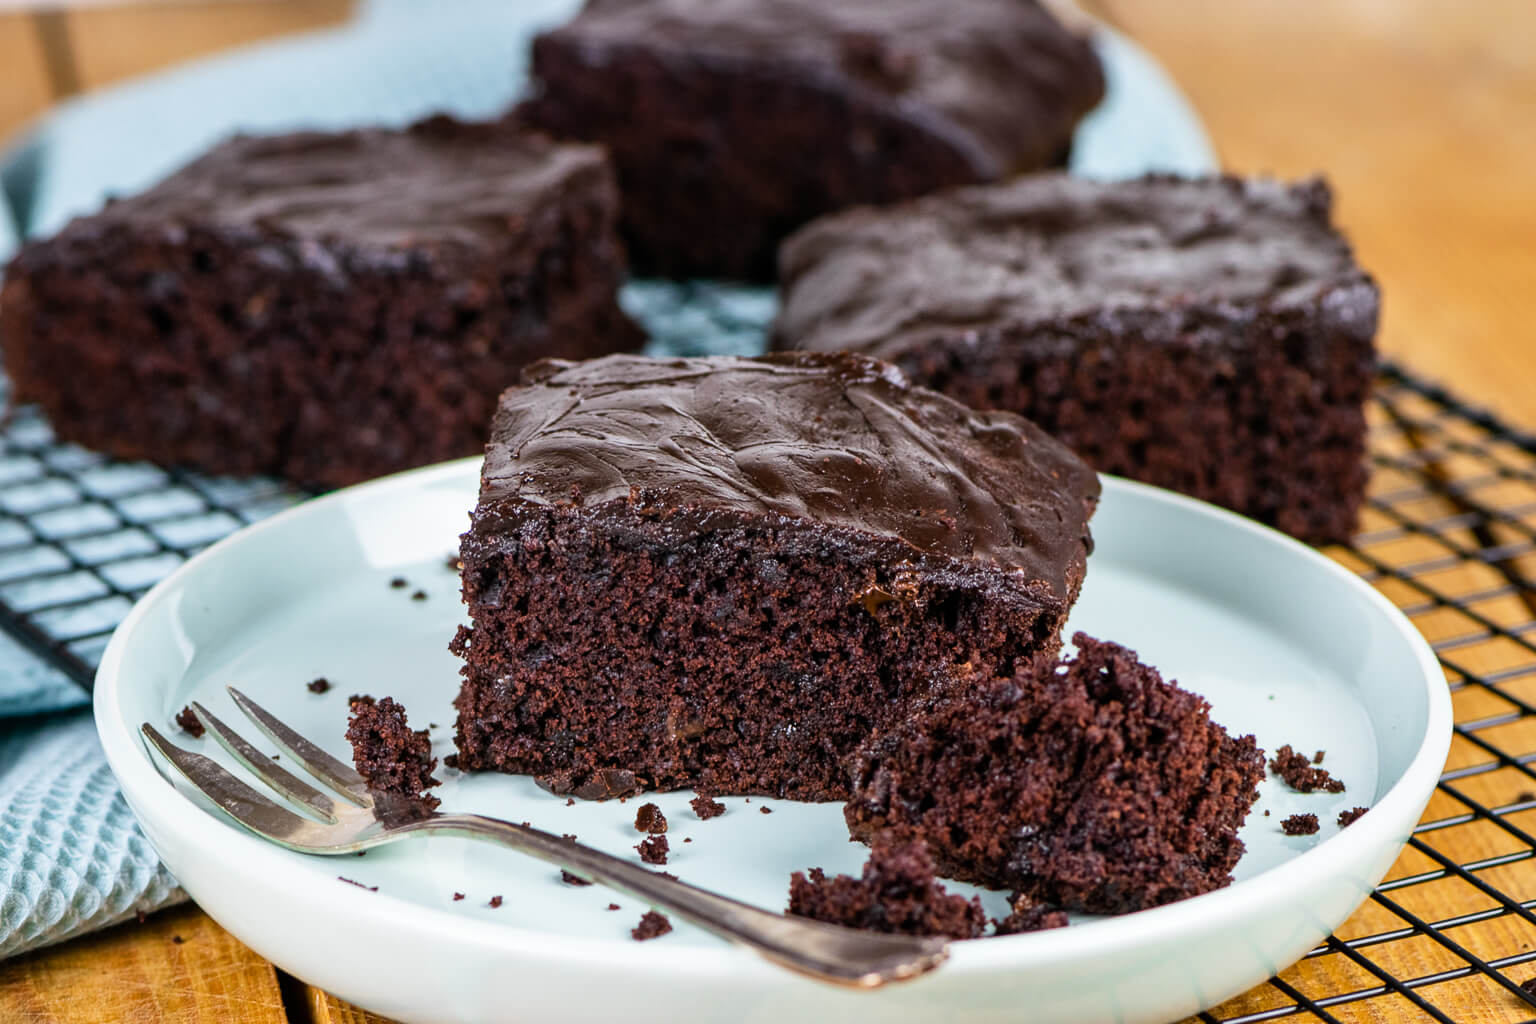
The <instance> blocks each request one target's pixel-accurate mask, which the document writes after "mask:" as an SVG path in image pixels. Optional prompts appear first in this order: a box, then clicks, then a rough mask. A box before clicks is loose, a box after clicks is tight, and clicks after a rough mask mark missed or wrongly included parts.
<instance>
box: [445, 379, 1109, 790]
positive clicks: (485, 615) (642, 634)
mask: <svg viewBox="0 0 1536 1024" xmlns="http://www.w3.org/2000/svg"><path fill="white" fill-rule="evenodd" d="M1098 493H1099V484H1098V479H1097V477H1096V476H1095V475H1094V474H1093V473H1092V472H1091V471H1090V470H1089V469H1088V468H1087V467H1086V466H1084V465H1083V464H1082V462H1081V461H1079V460H1078V459H1077V458H1076V457H1075V456H1074V455H1072V453H1071V452H1069V451H1068V450H1067V449H1066V448H1065V447H1063V446H1062V445H1060V444H1058V443H1057V442H1055V441H1053V440H1051V439H1050V438H1049V437H1047V436H1046V435H1045V434H1044V433H1042V432H1041V431H1039V430H1038V429H1037V428H1036V427H1035V426H1034V425H1033V424H1030V423H1028V422H1026V421H1024V420H1022V419H1019V418H1018V417H1016V416H1013V415H1011V414H1009V413H996V412H976V411H973V410H971V409H967V408H965V407H964V406H961V405H959V404H957V403H955V402H953V401H952V400H950V399H948V398H945V397H943V396H942V395H937V394H934V393H933V392H931V391H925V390H923V389H921V388H915V387H912V386H910V385H909V384H908V383H907V382H906V380H905V379H904V378H903V377H902V376H901V375H900V374H899V373H897V372H896V371H895V370H893V369H892V368H890V367H889V366H886V365H885V364H882V363H878V362H875V361H873V360H869V359H865V358H863V357H859V356H851V355H820V354H813V353H798V354H787V355H777V356H768V357H764V358H760V359H731V358H723V357H717V358H698V359H671V360H665V361H659V360H649V359H638V358H632V357H627V356H612V357H609V358H606V359H600V360H593V361H590V362H586V363H574V364H573V363H560V362H547V363H543V364H540V365H539V366H537V367H534V368H533V369H532V370H531V371H530V372H529V374H528V376H527V382H526V383H525V385H524V386H522V387H518V388H512V389H510V390H508V391H507V393H506V394H505V395H504V396H503V397H502V401H501V410H500V412H499V413H498V415H497V417H496V422H495V425H494V427H493V429H492V434H491V441H490V444H489V445H488V446H487V449H486V460H485V468H484V473H483V476H482V479H481V487H480V498H479V502H478V504H477V506H476V508H475V511H474V514H473V517H472V521H471V522H472V525H471V527H470V531H469V532H468V533H467V534H465V535H464V538H463V544H462V549H461V557H462V560H463V562H464V574H463V579H464V597H465V600H466V602H467V603H468V606H469V616H470V620H471V623H472V625H471V626H470V627H468V628H466V629H464V630H463V631H461V633H460V635H459V637H458V638H457V640H456V641H455V642H454V645H453V647H454V650H455V651H456V652H457V653H458V654H459V655H461V656H462V657H463V658H464V660H465V665H464V669H463V674H464V683H463V688H462V690H461V692H460V694H459V696H458V699H457V701H456V706H457V708H458V712H459V715H458V736H457V742H458V749H459V767H460V768H463V769H465V770H485V769H494V770H499V771H508V772H518V773H524V774H531V775H534V776H535V777H538V778H541V779H543V780H544V782H545V784H547V785H548V786H549V787H550V788H552V789H553V790H554V791H555V792H573V793H575V794H576V795H578V796H581V795H586V794H587V793H588V792H594V793H595V794H596V795H604V794H606V795H620V794H621V793H624V792H629V791H630V787H636V788H638V787H646V788H653V789H664V790H670V789H681V788H687V787H692V786H697V787H700V788H703V789H705V790H708V791H711V792H716V793H763V794H769V795H773V796H782V797H789V798H794V799H802V800H828V799H837V798H842V797H846V796H847V795H848V778H849V776H848V772H847V766H846V763H845V762H846V760H847V758H848V756H849V755H850V754H852V752H853V751H854V749H855V748H856V747H857V746H858V744H860V743H861V742H863V740H864V739H865V738H866V737H867V736H868V735H869V734H870V732H871V731H872V730H878V729H881V728H888V727H890V726H892V725H894V724H895V723H896V722H898V721H900V720H901V719H902V718H903V717H905V716H906V715H907V714H908V713H910V711H911V709H912V708H914V707H916V706H917V705H919V704H921V703H923V702H926V701H928V700H931V699H932V698H934V697H935V696H938V695H940V694H942V693H945V692H947V691H948V690H950V689H959V690H965V689H967V688H969V687H970V686H971V685H972V684H973V683H974V681H975V680H976V679H978V678H986V677H988V676H990V675H993V674H1004V675H1006V674H1010V673H1012V672H1014V671H1015V670H1022V669H1023V668H1025V667H1026V666H1029V665H1033V664H1034V663H1036V662H1037V661H1041V660H1044V661H1049V660H1050V659H1052V658H1053V657H1054V656H1055V653H1056V651H1057V649H1058V648H1059V645H1060V629H1061V624H1062V622H1063V621H1064V619H1065V617H1066V614H1067V611H1068V609H1069V608H1070V607H1071V605H1072V602H1073V601H1074V600H1075V599H1076V596H1077V592H1078V588H1079V586H1080V584H1081V581H1082V578H1083V572H1084V566H1085V561H1086V557H1087V553H1088V549H1089V545H1090V540H1089V535H1088V528H1087V522H1088V516H1089V514H1090V513H1091V511H1092V509H1093V507H1094V504H1095V503H1096V501H1097V498H1098Z"/></svg>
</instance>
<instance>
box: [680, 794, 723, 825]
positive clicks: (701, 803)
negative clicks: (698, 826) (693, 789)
mask: <svg viewBox="0 0 1536 1024" xmlns="http://www.w3.org/2000/svg"><path fill="white" fill-rule="evenodd" d="M688 806H689V807H692V808H693V813H694V814H697V815H698V816H699V820H700V821H708V820H709V819H710V818H718V817H720V815H722V814H724V813H725V804H723V803H721V802H720V801H719V800H716V799H715V798H714V797H712V796H710V795H709V794H708V793H700V794H699V795H698V796H696V797H694V798H693V799H692V800H690V801H688Z"/></svg>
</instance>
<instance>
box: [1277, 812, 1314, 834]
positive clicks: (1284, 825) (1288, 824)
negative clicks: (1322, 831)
mask: <svg viewBox="0 0 1536 1024" xmlns="http://www.w3.org/2000/svg"><path fill="white" fill-rule="evenodd" d="M1280 831H1282V832H1284V833H1285V834H1286V835H1288V836H1315V835H1317V815H1315V814H1293V815H1291V816H1290V817H1289V818H1286V819H1285V820H1284V821H1282V822H1280Z"/></svg>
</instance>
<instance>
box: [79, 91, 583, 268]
mask: <svg viewBox="0 0 1536 1024" xmlns="http://www.w3.org/2000/svg"><path fill="white" fill-rule="evenodd" d="M594 185H595V186H596V187H598V188H600V189H605V190H612V188H613V184H612V181H611V173H610V172H609V170H608V167H607V162H606V160H605V158H604V156H603V153H602V151H601V150H600V149H599V148H598V147H596V146H588V145H577V144H567V143H556V142H553V141H551V140H549V139H547V138H545V137H544V136H542V135H537V134H534V133H531V132H527V131H526V130H522V129H519V128H516V127H514V126H513V125H511V124H510V123H506V122H495V123H469V122H461V121H456V120H454V119H452V118H449V117H441V116H440V117H434V118H430V119H428V120H426V121H422V122H419V123H418V124H415V125H412V126H411V127H410V128H408V129H405V130H403V131H388V130H381V129H380V130H362V131H349V132H336V133H325V132H301V133H297V134H289V135H273V136H252V135H240V136H235V137H233V138H231V139H228V140H226V141H225V142H222V143H220V144H219V145H217V146H215V147H214V148H213V149H212V150H210V151H209V152H208V153H206V154H204V155H203V156H202V157H199V158H198V159H197V160H195V161H193V162H192V163H190V164H188V165H186V166H185V167H183V168H182V169H181V170H179V171H177V172H176V173H175V174H173V175H171V176H170V177H169V178H167V179H165V180H164V181H162V182H160V183H159V184H158V185H156V186H154V187H153V188H151V189H149V190H148V191H146V192H143V193H141V194H139V195H136V196H133V197H131V198H127V199H122V200H119V201H116V202H113V203H110V204H108V206H107V207H106V208H105V209H104V210H103V211H102V212H101V213H99V214H96V215H95V216H92V217H88V218H83V219H80V220H76V221H75V222H73V223H72V224H71V225H70V226H69V227H67V228H66V229H65V231H66V232H79V231H91V230H101V229H104V228H109V227H111V226H112V225H116V224H131V225H134V226H136V227H139V228H143V227H148V228H151V229H154V230H167V231H174V230H176V226H177V225H195V226H198V227H200V228H209V227H215V228H219V229H225V230H229V229H233V230H237V231H240V230H251V231H255V232H259V233H261V234H264V235H280V236H287V237H290V238H293V239H297V240H299V241H301V242H302V241H309V240H313V241H338V242H341V243H344V244H346V245H348V246H356V247H367V248H375V249H400V248H407V247H412V248H414V247H421V246H436V247H450V248H462V247H469V248H471V249H474V250H476V251H482V252H483V251H485V250H486V249H487V248H488V247H496V248H503V247H505V246H506V245H508V244H509V240H512V239H516V238H521V237H523V236H524V234H525V233H526V228H527V225H529V224H530V223H531V222H533V221H535V220H536V219H538V218H539V217H540V216H542V215H544V214H545V213H546V212H548V214H549V215H553V214H554V213H555V212H556V211H557V210H558V208H559V200H560V197H561V196H562V195H563V194H564V193H565V192H567V191H570V190H573V189H581V190H584V191H585V190H591V189H592V188H593V187H594ZM316 258H317V259H323V255H322V254H318V253H317V254H316Z"/></svg>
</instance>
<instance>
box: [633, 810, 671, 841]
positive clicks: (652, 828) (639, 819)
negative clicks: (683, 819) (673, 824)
mask: <svg viewBox="0 0 1536 1024" xmlns="http://www.w3.org/2000/svg"><path fill="white" fill-rule="evenodd" d="M666 830H667V816H666V815H665V814H662V813H661V808H660V807H657V806H656V805H655V804H641V805H640V809H639V810H638V811H636V812H635V831H636V832H649V833H650V834H651V835H653V836H659V835H661V834H662V833H663V832H665V831H666Z"/></svg>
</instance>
